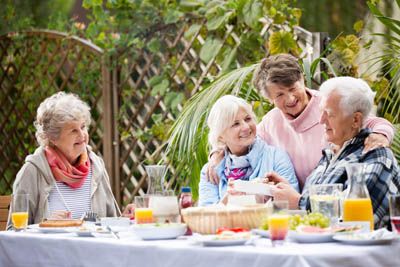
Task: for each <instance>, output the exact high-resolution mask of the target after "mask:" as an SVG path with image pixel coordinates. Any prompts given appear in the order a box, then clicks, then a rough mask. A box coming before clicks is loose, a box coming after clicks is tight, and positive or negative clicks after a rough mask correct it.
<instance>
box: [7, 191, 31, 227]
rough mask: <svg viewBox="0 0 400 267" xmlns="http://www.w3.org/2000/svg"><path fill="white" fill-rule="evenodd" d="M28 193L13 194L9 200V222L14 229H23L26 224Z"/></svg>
mask: <svg viewBox="0 0 400 267" xmlns="http://www.w3.org/2000/svg"><path fill="white" fill-rule="evenodd" d="M28 212H29V199H28V194H13V195H12V202H11V222H12V224H13V227H14V230H15V231H23V230H25V229H26V227H27V226H28Z"/></svg>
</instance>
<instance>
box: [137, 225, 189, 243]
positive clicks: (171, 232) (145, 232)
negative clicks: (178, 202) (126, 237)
mask: <svg viewBox="0 0 400 267" xmlns="http://www.w3.org/2000/svg"><path fill="white" fill-rule="evenodd" d="M131 228H132V229H133V231H134V232H135V234H136V235H138V236H139V237H140V238H141V239H143V240H157V239H175V238H177V237H178V236H181V235H184V234H185V232H186V228H187V227H186V224H183V223H163V224H158V223H156V224H155V223H146V224H135V225H132V226H131Z"/></svg>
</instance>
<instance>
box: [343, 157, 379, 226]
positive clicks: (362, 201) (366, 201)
mask: <svg viewBox="0 0 400 267" xmlns="http://www.w3.org/2000/svg"><path fill="white" fill-rule="evenodd" d="M365 167H366V164H363V163H351V164H347V165H346V172H347V177H348V179H349V188H348V189H347V193H346V196H345V199H344V201H343V221H345V222H349V221H350V222H351V221H358V222H369V224H370V229H371V230H374V213H373V210H372V202H371V198H370V196H369V193H368V188H367V185H366V183H365V179H364V168H365Z"/></svg>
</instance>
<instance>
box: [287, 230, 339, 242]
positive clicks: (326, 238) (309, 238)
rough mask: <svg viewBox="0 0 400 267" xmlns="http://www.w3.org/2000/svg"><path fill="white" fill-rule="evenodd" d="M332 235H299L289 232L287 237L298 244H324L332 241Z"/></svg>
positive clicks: (295, 232)
mask: <svg viewBox="0 0 400 267" xmlns="http://www.w3.org/2000/svg"><path fill="white" fill-rule="evenodd" d="M333 235H334V234H333V233H300V232H297V231H289V235H288V237H289V238H290V239H292V240H294V241H296V242H299V243H325V242H332V241H333Z"/></svg>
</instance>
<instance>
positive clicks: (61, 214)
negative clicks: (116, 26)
mask: <svg viewBox="0 0 400 267" xmlns="http://www.w3.org/2000/svg"><path fill="white" fill-rule="evenodd" d="M48 219H51V220H60V219H71V212H70V211H67V210H56V211H53V212H52V213H51V214H50V217H49V218H48Z"/></svg>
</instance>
